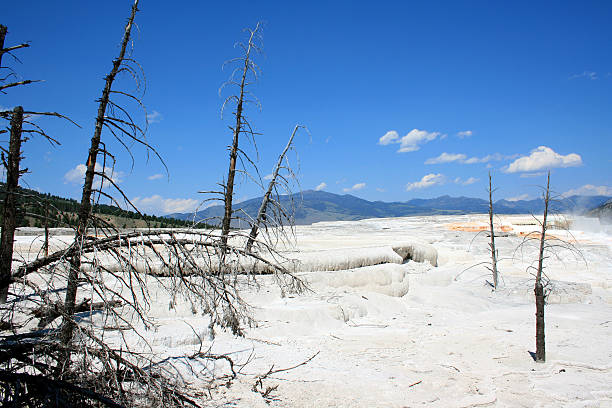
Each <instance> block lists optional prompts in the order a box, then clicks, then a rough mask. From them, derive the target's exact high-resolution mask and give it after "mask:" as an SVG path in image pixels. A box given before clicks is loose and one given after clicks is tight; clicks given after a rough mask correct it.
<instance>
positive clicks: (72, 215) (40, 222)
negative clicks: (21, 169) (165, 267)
mask: <svg viewBox="0 0 612 408" xmlns="http://www.w3.org/2000/svg"><path fill="white" fill-rule="evenodd" d="M4 191H5V184H4V183H0V199H2V200H3V197H4ZM18 203H19V206H18V212H17V226H18V227H44V226H45V221H46V223H47V226H48V227H49V228H55V227H72V226H75V225H76V223H77V218H78V214H77V212H78V209H79V203H78V202H77V201H76V200H74V199H72V198H64V197H59V196H55V195H51V194H49V193H39V192H38V191H35V190H31V189H27V188H20V189H19V198H18ZM93 214H95V215H96V216H97V217H98V218H100V219H101V220H103V221H104V222H106V223H109V224H110V225H112V226H114V227H116V228H142V227H147V226H148V227H151V228H164V227H186V226H190V225H191V224H192V223H191V222H190V221H189V220H178V219H175V218H166V217H157V216H155V215H147V214H142V215H141V214H138V213H136V212H134V211H126V210H123V209H121V208H119V207H116V206H113V205H107V204H96V205H94V206H93ZM1 219H2V213H1V212H0V220H1Z"/></svg>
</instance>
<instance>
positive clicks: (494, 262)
mask: <svg viewBox="0 0 612 408" xmlns="http://www.w3.org/2000/svg"><path fill="white" fill-rule="evenodd" d="M489 223H490V225H491V243H490V244H489V246H490V247H491V272H492V273H493V289H497V280H498V276H497V253H496V251H495V230H494V229H493V189H492V188H491V172H490V171H489Z"/></svg>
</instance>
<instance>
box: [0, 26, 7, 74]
mask: <svg viewBox="0 0 612 408" xmlns="http://www.w3.org/2000/svg"><path fill="white" fill-rule="evenodd" d="M6 32H7V28H6V26H4V25H2V24H0V67H1V66H2V55H4V38H5V37H6Z"/></svg>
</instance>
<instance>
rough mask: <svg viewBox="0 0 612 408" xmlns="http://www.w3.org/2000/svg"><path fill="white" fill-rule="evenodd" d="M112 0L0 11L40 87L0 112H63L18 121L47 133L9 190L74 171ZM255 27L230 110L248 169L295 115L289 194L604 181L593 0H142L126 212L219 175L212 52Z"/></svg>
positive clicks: (601, 75) (22, 69)
mask: <svg viewBox="0 0 612 408" xmlns="http://www.w3.org/2000/svg"><path fill="white" fill-rule="evenodd" d="M130 5H131V1H128V0H125V1H118V0H112V1H105V2H86V1H66V2H43V1H32V2H29V3H28V7H20V8H17V7H15V6H12V7H9V8H5V9H4V10H3V13H2V19H1V21H0V22H1V23H2V24H5V25H7V26H8V28H9V35H8V37H7V41H6V44H7V45H13V44H15V43H17V42H23V41H30V42H31V47H30V48H29V49H25V50H22V51H20V52H19V53H18V54H17V55H18V56H19V58H20V60H21V64H19V63H16V62H14V61H11V60H9V59H8V58H6V59H5V60H4V61H3V63H4V65H7V64H9V65H10V66H11V67H12V68H13V69H15V70H16V71H17V72H18V73H19V74H20V76H21V77H23V78H28V79H44V80H45V82H43V83H40V84H34V85H29V86H28V87H21V88H20V89H13V90H9V91H8V92H7V94H6V95H0V106H1V107H3V108H11V107H13V106H15V105H17V104H22V105H23V106H24V108H25V109H26V110H36V111H43V110H44V111H48V110H53V111H57V112H61V113H63V114H66V115H69V116H70V117H71V118H73V119H74V120H75V121H76V122H77V123H79V124H80V125H81V126H82V128H81V129H78V128H75V127H73V126H71V125H69V124H67V123H64V122H62V121H59V120H48V119H44V118H35V120H36V122H37V124H39V125H41V126H44V128H45V129H46V130H47V131H48V132H49V133H50V134H52V135H53V136H55V137H56V138H57V139H58V140H60V142H61V143H62V145H61V146H59V147H57V148H52V147H50V146H49V145H48V144H47V143H45V142H44V141H42V140H40V139H36V138H34V139H33V140H30V141H28V142H27V143H26V145H25V146H24V154H25V156H26V163H25V164H26V166H27V167H28V168H29V170H30V173H29V174H28V175H26V176H25V177H24V184H25V185H27V186H29V187H31V188H35V189H39V190H41V191H44V192H51V193H54V194H59V195H65V196H70V197H74V198H78V197H79V196H80V194H79V181H80V174H79V172H78V167H77V166H78V165H79V164H82V163H84V162H85V160H86V156H87V149H88V145H89V138H90V137H91V134H92V132H93V128H94V118H95V115H96V109H97V105H96V102H95V99H96V98H98V97H99V95H100V93H101V89H102V86H103V77H104V75H105V74H106V73H107V72H108V71H109V70H110V68H111V60H112V58H114V57H115V55H116V54H117V52H118V45H119V42H120V39H121V35H122V32H123V27H124V24H125V21H126V18H127V16H128V13H129V9H130ZM257 21H264V22H265V26H264V31H263V35H264V53H263V55H260V56H258V57H257V62H258V64H259V65H260V67H261V69H262V75H261V77H260V79H259V81H258V82H257V83H256V84H255V85H254V86H253V88H252V91H253V92H254V93H255V94H256V95H257V97H258V98H259V100H260V101H261V104H262V110H261V111H259V110H258V109H256V108H255V107H254V106H251V107H250V108H249V110H248V116H249V118H250V121H251V123H252V124H253V126H254V128H255V130H256V131H257V132H260V133H262V134H261V135H260V136H258V137H257V146H258V151H259V161H258V165H259V168H260V171H261V174H262V176H265V175H266V174H268V173H270V172H271V170H272V166H273V165H274V163H275V161H276V157H277V155H278V154H279V153H280V151H281V150H282V148H283V147H284V145H285V143H286V141H287V139H288V137H289V135H290V133H291V130H292V129H293V126H294V125H295V124H298V123H299V124H302V125H305V126H307V127H308V129H309V131H310V133H309V134H308V133H305V132H304V133H301V134H299V135H298V137H297V140H296V150H297V154H298V157H295V156H292V163H297V162H298V161H299V173H298V176H299V184H300V187H301V188H302V189H304V190H305V189H314V188H317V187H319V188H321V189H323V190H325V191H330V192H334V193H340V194H344V193H350V194H354V195H356V196H359V197H362V198H365V199H368V200H382V201H405V200H409V199H411V198H416V197H436V196H439V195H444V194H449V195H453V196H458V195H465V196H474V197H484V196H485V195H486V184H485V182H486V178H487V172H488V171H489V170H490V171H491V172H492V173H493V177H494V183H495V185H496V187H497V188H498V190H497V192H496V198H517V197H523V198H535V197H536V196H537V195H538V194H539V190H538V186H540V185H542V184H543V183H544V176H543V172H544V171H546V170H547V169H552V184H553V187H554V189H555V190H556V191H557V192H559V193H566V192H570V193H571V192H579V193H585V194H593V193H605V194H608V195H612V177H611V176H610V175H611V174H612V171H611V170H612V143H610V140H611V138H612V52H611V51H610V50H611V49H612V26H611V25H610V21H612V3H610V2H607V1H601V2H593V1H584V2H538V3H537V4H534V2H521V1H516V2H506V3H503V4H502V3H501V2H484V1H483V2H477V1H465V2H458V1H457V2H456V1H449V2H406V1H397V2H391V1H389V2H387V1H382V2H342V1H339V2H318V1H311V2H299V3H298V2H295V3H293V2H286V1H283V2H280V1H279V2H273V1H266V2H256V1H235V2H181V3H169V2H162V1H147V0H141V5H140V12H139V13H138V14H137V17H136V22H137V24H138V28H139V30H138V31H137V32H136V35H135V36H134V52H133V56H134V58H135V59H136V60H138V62H139V63H140V64H141V65H142V67H143V69H144V72H145V75H146V85H147V86H146V93H145V94H144V97H143V101H144V103H145V105H146V107H147V111H148V113H149V115H150V119H151V120H150V122H151V123H150V125H149V129H148V133H147V138H148V141H149V142H151V143H152V144H153V145H155V146H156V147H157V149H158V151H159V152H160V154H161V155H162V156H163V158H164V160H165V162H166V164H167V166H168V170H169V178H168V177H167V175H166V174H165V172H164V168H163V166H162V165H161V164H160V163H159V161H158V160H156V159H154V158H149V159H147V156H146V153H145V152H144V151H143V150H142V149H139V148H137V147H135V148H134V151H133V152H134V156H135V159H136V161H135V164H134V167H133V168H132V167H131V162H130V160H129V156H127V155H126V154H124V153H119V154H118V163H117V165H116V169H117V171H118V172H119V174H118V175H116V176H115V177H116V179H117V180H119V181H120V182H121V186H122V188H123V189H124V190H125V191H126V193H127V194H128V196H129V197H131V198H133V199H135V202H137V203H138V204H139V205H140V206H141V207H142V209H143V211H145V212H148V213H157V214H161V213H168V212H174V211H181V212H183V211H188V210H191V209H193V208H194V206H195V205H196V204H197V203H199V202H200V200H202V199H203V198H205V197H204V196H203V195H201V194H198V191H201V190H210V189H215V187H216V183H218V182H220V181H221V180H222V179H223V177H224V176H225V175H226V173H227V151H226V146H227V144H228V143H230V140H231V134H230V132H229V130H228V128H227V126H228V124H229V121H228V119H229V116H226V117H225V120H222V119H221V117H220V109H221V104H222V102H223V96H227V93H224V94H222V96H219V94H218V89H219V87H220V86H221V85H222V84H223V82H224V81H225V80H227V78H228V76H229V74H230V70H228V69H224V70H222V65H223V62H224V61H226V60H228V59H230V58H233V57H235V56H238V55H239V52H238V50H237V49H235V48H234V43H235V42H237V41H240V40H244V39H245V33H244V32H243V31H242V29H243V28H244V27H253V26H254V25H255V24H256V23H257ZM118 85H129V84H128V83H127V81H125V82H122V83H119V84H118ZM128 89H129V88H128ZM135 112H137V111H136V110H135ZM136 115H137V116H139V117H141V118H142V117H143V114H142V113H140V112H137V113H136ZM108 136H109V135H105V136H103V138H104V137H107V139H106V140H107V141H108V143H109V146H110V147H112V148H113V149H114V151H117V152H119V151H120V149H119V147H118V146H116V145H114V144H112V142H111V140H110V138H108ZM5 139H6V138H4V139H2V142H3V143H5V142H6V141H5ZM244 146H245V149H247V150H248V151H249V152H251V153H252V154H253V156H254V157H255V153H254V152H253V149H252V147H251V146H250V145H248V144H246V143H245V144H244ZM159 175H163V177H162V176H159ZM296 188H297V187H296ZM237 190H238V191H237V193H236V199H237V200H244V199H247V198H252V197H255V196H258V195H261V191H260V190H259V189H258V187H257V186H255V185H254V184H252V183H249V182H248V181H241V184H240V186H239V187H238V189H237Z"/></svg>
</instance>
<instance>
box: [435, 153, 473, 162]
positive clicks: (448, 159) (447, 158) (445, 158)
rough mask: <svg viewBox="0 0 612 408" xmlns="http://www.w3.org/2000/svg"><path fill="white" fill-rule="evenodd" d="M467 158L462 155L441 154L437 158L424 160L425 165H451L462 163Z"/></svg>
mask: <svg viewBox="0 0 612 408" xmlns="http://www.w3.org/2000/svg"><path fill="white" fill-rule="evenodd" d="M466 158H467V156H466V155H465V154H462V153H446V152H444V153H442V154H441V155H439V156H438V157H433V158H431V159H427V160H425V164H440V163H451V162H454V161H458V162H463V161H464V160H465V159H466Z"/></svg>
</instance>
